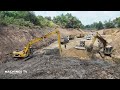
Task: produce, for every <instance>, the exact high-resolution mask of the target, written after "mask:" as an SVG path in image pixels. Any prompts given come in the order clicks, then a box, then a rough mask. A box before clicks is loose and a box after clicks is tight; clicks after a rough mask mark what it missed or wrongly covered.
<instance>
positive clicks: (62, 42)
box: [61, 36, 69, 44]
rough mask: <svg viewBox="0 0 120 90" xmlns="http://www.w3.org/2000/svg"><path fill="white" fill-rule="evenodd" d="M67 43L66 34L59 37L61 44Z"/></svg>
mask: <svg viewBox="0 0 120 90" xmlns="http://www.w3.org/2000/svg"><path fill="white" fill-rule="evenodd" d="M66 43H69V37H68V36H64V37H62V38H61V44H66Z"/></svg>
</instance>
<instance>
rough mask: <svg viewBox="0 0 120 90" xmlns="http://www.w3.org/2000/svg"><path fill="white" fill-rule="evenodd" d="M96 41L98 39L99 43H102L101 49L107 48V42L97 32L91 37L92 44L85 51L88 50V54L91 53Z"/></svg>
mask: <svg viewBox="0 0 120 90" xmlns="http://www.w3.org/2000/svg"><path fill="white" fill-rule="evenodd" d="M96 39H99V40H100V42H102V43H103V48H105V47H106V46H107V41H106V40H105V39H104V38H103V37H102V36H101V35H100V34H99V33H98V32H97V33H96V35H95V36H94V37H93V40H92V43H91V44H90V47H89V48H87V50H88V51H89V52H91V51H92V49H93V45H94V43H95V41H96Z"/></svg>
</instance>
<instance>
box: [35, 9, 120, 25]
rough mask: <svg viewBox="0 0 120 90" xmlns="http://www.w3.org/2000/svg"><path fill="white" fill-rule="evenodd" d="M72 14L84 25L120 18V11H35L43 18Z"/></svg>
mask: <svg viewBox="0 0 120 90" xmlns="http://www.w3.org/2000/svg"><path fill="white" fill-rule="evenodd" d="M62 13H63V14H66V13H71V14H72V15H73V16H76V17H77V18H78V19H79V20H80V21H81V22H82V23H83V24H84V25H87V24H92V23H93V22H98V21H102V22H104V21H105V20H109V19H111V20H113V19H115V18H116V17H120V11H35V14H36V15H42V16H51V17H54V16H57V15H60V14H62Z"/></svg>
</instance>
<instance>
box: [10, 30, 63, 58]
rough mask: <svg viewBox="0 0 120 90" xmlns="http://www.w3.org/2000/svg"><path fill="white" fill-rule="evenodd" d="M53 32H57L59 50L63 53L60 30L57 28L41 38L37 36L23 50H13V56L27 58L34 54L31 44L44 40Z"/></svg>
mask: <svg viewBox="0 0 120 90" xmlns="http://www.w3.org/2000/svg"><path fill="white" fill-rule="evenodd" d="M53 34H57V37H58V45H59V52H60V55H61V52H62V49H61V37H60V32H59V30H55V31H52V32H50V33H48V34H46V35H44V36H42V37H40V38H35V39H33V40H31V41H30V42H28V44H27V45H26V46H25V47H24V49H23V50H22V51H13V53H12V57H13V58H26V57H29V56H30V55H31V54H32V51H31V46H32V45H33V44H34V43H37V42H39V41H42V40H44V39H46V38H49V37H50V36H51V35H53Z"/></svg>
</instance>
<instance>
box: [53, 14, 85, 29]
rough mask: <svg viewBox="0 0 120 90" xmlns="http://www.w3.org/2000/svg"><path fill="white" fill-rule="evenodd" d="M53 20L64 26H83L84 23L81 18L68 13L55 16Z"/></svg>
mask: <svg viewBox="0 0 120 90" xmlns="http://www.w3.org/2000/svg"><path fill="white" fill-rule="evenodd" d="M53 22H54V23H56V24H58V25H60V26H61V27H63V28H82V26H83V25H82V23H81V21H80V20H79V19H77V18H76V17H74V16H72V15H71V14H69V13H67V14H66V15H63V14H62V15H60V16H56V17H54V18H53Z"/></svg>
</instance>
